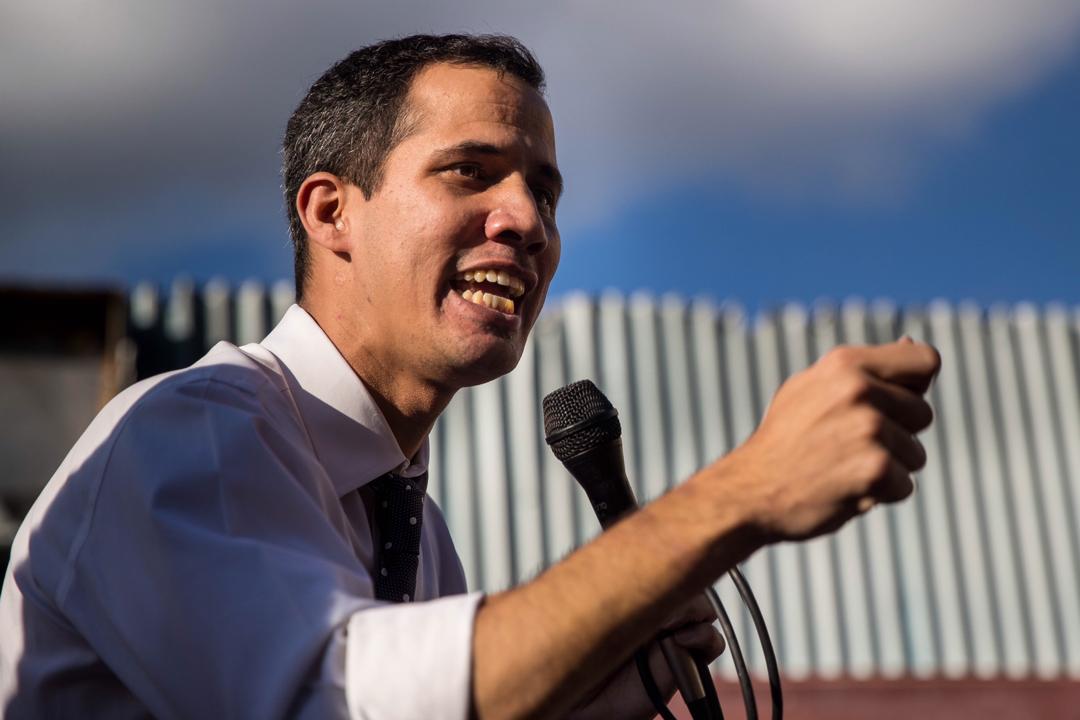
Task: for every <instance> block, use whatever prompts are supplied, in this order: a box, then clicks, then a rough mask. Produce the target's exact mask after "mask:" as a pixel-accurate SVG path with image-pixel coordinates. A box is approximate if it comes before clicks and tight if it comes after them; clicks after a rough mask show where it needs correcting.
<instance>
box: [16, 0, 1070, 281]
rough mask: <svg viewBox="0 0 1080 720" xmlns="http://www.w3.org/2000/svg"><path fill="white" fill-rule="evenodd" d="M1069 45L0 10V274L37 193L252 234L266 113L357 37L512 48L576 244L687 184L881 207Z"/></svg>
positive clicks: (832, 23)
mask: <svg viewBox="0 0 1080 720" xmlns="http://www.w3.org/2000/svg"><path fill="white" fill-rule="evenodd" d="M1078 26H1080V4H1078V3H1076V2H1075V0H1026V1H1025V2H1023V3H1019V2H1015V0H934V2H917V1H915V2H913V1H912V0H814V1H812V2H811V1H810V0H727V1H724V0H713V1H711V2H704V1H693V2H683V3H679V4H666V5H664V6H663V8H661V6H660V4H658V3H648V4H646V3H642V4H640V5H639V6H637V7H634V6H631V5H630V4H629V3H626V2H617V1H616V0H603V1H599V0H598V1H596V2H591V3H583V2H570V1H569V0H567V1H565V2H561V3H553V4H551V5H549V6H547V7H545V8H541V7H538V6H528V7H526V6H522V7H514V6H512V5H510V4H507V3H503V2H495V1H494V0H482V1H478V2H472V3H467V4H455V5H451V4H443V3H433V2H419V1H415V0H414V1H409V2H398V3H394V4H384V3H374V2H368V3H357V2H344V0H342V1H340V2H333V1H330V0H324V1H323V2H311V3H303V4H301V3H287V2H276V3H272V2H271V3H267V2H260V3H256V2H248V3H215V2H207V1H200V2H194V1H193V2H187V3H154V4H148V3H144V2H136V1H135V0H99V1H98V2H95V3H81V2H75V1H74V0H54V1H53V2H51V3H23V4H15V5H12V6H10V7H9V8H8V9H6V10H5V21H4V24H3V28H2V29H0V145H2V146H3V147H4V148H5V161H4V163H3V164H2V165H0V191H3V192H4V193H5V195H4V197H5V201H4V202H5V204H8V203H10V205H9V207H7V208H5V212H4V216H5V217H6V218H7V219H6V220H4V221H2V222H4V223H5V224H6V225H7V227H6V229H5V232H4V235H5V237H6V239H5V240H3V241H0V260H2V261H3V262H4V263H5V264H8V263H11V262H18V258H19V252H18V247H17V246H18V245H19V243H27V242H33V241H34V238H35V237H37V236H38V235H40V233H41V232H44V230H43V228H44V227H46V226H47V227H50V228H55V222H50V223H47V224H42V223H40V222H39V221H38V220H36V219H35V218H36V217H40V215H41V213H47V212H50V210H49V208H55V207H56V203H57V202H58V195H59V196H61V197H62V199H63V202H65V203H66V204H67V208H68V212H67V215H69V216H70V217H71V218H72V226H73V227H76V226H77V227H81V228H86V227H88V226H92V225H93V223H94V219H95V218H97V219H101V218H104V217H106V216H114V215H116V214H117V213H119V214H121V215H123V214H125V213H127V214H130V215H131V216H132V217H133V218H134V217H141V216H144V214H143V213H140V212H139V210H140V208H142V207H143V206H144V205H145V204H146V203H148V202H153V203H156V202H158V199H159V198H160V197H161V196H163V195H166V196H167V195H168V194H169V193H170V192H173V191H174V190H176V191H178V190H177V189H178V188H181V187H184V186H187V185H190V184H192V183H194V184H197V185H198V186H200V187H201V190H200V192H199V195H200V196H210V195H213V194H215V193H218V194H228V193H234V192H236V191H237V188H241V187H242V188H245V190H244V191H243V194H245V196H251V195H255V196H260V197H266V201H265V202H266V207H267V212H275V213H276V212H277V210H276V206H275V205H274V204H273V203H276V202H277V200H276V198H274V199H273V200H271V198H272V197H273V193H274V187H275V186H276V179H275V176H274V173H275V169H276V165H277V155H276V145H277V142H278V140H279V137H280V133H281V130H282V128H283V127H284V123H285V120H286V118H287V116H288V113H289V112H290V110H291V109H292V107H293V106H294V105H295V103H296V102H297V101H298V100H299V98H300V96H301V94H302V92H303V90H304V89H305V88H306V85H307V84H308V83H310V82H311V81H312V80H313V79H314V78H315V77H316V76H317V75H318V74H319V73H320V72H321V71H322V70H323V69H325V67H326V66H328V65H329V64H330V63H331V62H332V61H333V60H335V59H337V58H338V57H340V56H342V55H344V54H345V53H346V52H348V51H349V50H350V49H352V48H354V47H356V46H359V45H362V44H364V43H366V42H370V41H372V40H375V39H378V38H381V37H388V36H393V35H399V34H404V33H408V32H416V31H451V30H467V31H475V32H509V33H512V34H515V35H518V36H519V37H521V38H522V39H523V40H524V41H525V42H526V43H527V44H529V45H530V46H531V47H532V48H533V50H534V51H536V53H537V54H538V55H539V57H540V59H541V61H542V62H543V63H544V65H545V67H546V69H547V71H548V75H549V86H550V90H549V96H550V98H551V104H552V107H553V110H554V112H555V115H556V121H557V129H558V136H559V142H560V160H561V164H562V165H563V166H564V169H565V170H567V174H568V175H569V177H570V179H571V190H572V195H571V197H570V202H569V204H568V206H567V210H568V211H569V214H568V215H567V216H566V220H567V221H568V222H571V223H581V222H587V221H588V220H589V219H594V218H596V217H597V216H604V215H607V214H610V213H612V212H617V211H618V209H619V208H620V207H621V206H622V203H625V202H630V201H632V200H633V199H634V198H635V197H637V196H639V195H641V194H643V193H647V192H649V191H651V190H654V189H655V188H656V187H658V186H659V185H661V184H665V183H670V182H675V181H679V180H685V179H687V178H693V177H699V176H703V175H708V176H710V177H718V178H723V179H724V180H725V181H726V182H729V183H734V184H735V185H736V186H740V185H741V186H743V187H747V188H750V189H752V190H754V191H756V192H759V193H765V194H769V193H775V192H785V193H790V192H794V193H800V194H802V193H807V192H809V193H811V194H812V195H816V194H821V193H824V194H825V195H826V196H837V197H846V198H854V199H855V200H856V201H858V200H860V199H864V198H879V197H882V196H885V197H888V196H889V195H891V194H892V193H894V192H896V191H897V190H902V189H903V188H904V187H905V185H906V184H908V183H909V182H911V180H912V178H913V177H917V170H918V168H919V167H920V165H921V164H922V163H924V162H926V161H927V158H926V157H925V155H926V152H927V151H926V149H927V148H933V147H934V145H935V144H936V143H941V142H949V141H952V140H954V139H957V138H964V137H966V136H967V135H968V134H970V133H971V132H972V128H977V127H978V124H979V121H980V119H981V118H982V117H984V116H985V114H986V113H987V112H988V110H990V109H992V108H993V107H995V106H996V105H997V104H999V103H1002V102H1005V101H1007V100H1008V99H1009V98H1010V97H1013V96H1015V95H1016V94H1017V93H1019V92H1021V91H1023V90H1024V89H1025V88H1027V87H1029V86H1030V85H1031V84H1032V83H1034V82H1036V81H1037V80H1038V79H1039V78H1040V77H1042V76H1044V75H1045V74H1046V73H1047V72H1049V71H1050V70H1051V69H1052V68H1053V67H1055V65H1056V64H1057V63H1058V62H1059V61H1060V59H1061V58H1062V57H1063V56H1064V55H1065V54H1066V53H1067V52H1069V51H1070V50H1071V46H1072V44H1073V42H1074V41H1075V38H1076V35H1077V31H1078ZM252 188H254V190H253V189H252ZM248 207H249V206H248V205H247V204H245V209H247V208H248ZM192 211H193V212H200V211H201V212H207V213H208V215H207V217H206V218H205V222H207V223H213V222H214V217H212V216H211V215H210V211H209V210H208V209H206V208H199V207H197V208H192ZM54 220H55V218H54ZM230 222H232V223H235V222H237V218H231V219H230ZM122 224H123V223H122V222H121V223H120V225H122ZM116 225H117V223H116V221H115V220H113V221H110V223H109V226H110V227H114V228H115V226H116ZM564 229H565V225H564ZM118 232H119V234H123V232H122V231H118ZM101 242H108V239H107V238H102V239H101Z"/></svg>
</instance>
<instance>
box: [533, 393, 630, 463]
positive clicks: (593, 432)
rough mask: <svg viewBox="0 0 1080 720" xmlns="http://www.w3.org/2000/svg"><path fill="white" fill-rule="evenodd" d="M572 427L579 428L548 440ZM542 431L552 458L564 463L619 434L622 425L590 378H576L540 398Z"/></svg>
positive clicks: (617, 436) (620, 433) (620, 434)
mask: <svg viewBox="0 0 1080 720" xmlns="http://www.w3.org/2000/svg"><path fill="white" fill-rule="evenodd" d="M574 426H580V428H579V429H577V430H575V431H573V432H571V433H569V434H568V435H566V436H565V437H561V438H559V439H557V440H556V441H554V442H552V441H551V440H550V438H551V436H552V435H554V434H556V433H558V432H560V431H563V430H566V429H567V428H572V427H574ZM544 434H545V435H546V436H547V438H548V443H549V444H550V445H551V451H552V452H553V453H555V457H557V458H558V459H559V461H560V462H565V461H566V460H567V459H568V458H571V457H573V456H575V455H577V454H579V453H582V452H585V451H586V450H590V449H592V448H594V447H596V446H598V445H602V444H604V443H607V442H611V441H612V440H616V439H618V438H620V437H622V425H621V424H620V423H619V418H618V417H617V413H616V412H615V408H614V407H612V405H611V401H610V400H608V399H607V398H606V397H604V393H602V392H600V390H599V388H597V387H596V385H594V384H593V382H592V380H579V381H577V382H575V383H571V384H569V385H567V386H566V387H561V388H559V389H558V390H555V391H553V392H551V393H548V395H547V397H545V398H544Z"/></svg>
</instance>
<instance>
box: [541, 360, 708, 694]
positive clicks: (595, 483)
mask: <svg viewBox="0 0 1080 720" xmlns="http://www.w3.org/2000/svg"><path fill="white" fill-rule="evenodd" d="M544 435H545V440H546V441H547V444H548V445H550V446H551V451H552V452H553V453H554V454H555V457H556V458H558V459H559V462H561V463H562V464H563V465H564V466H566V469H567V470H569V471H570V474H571V475H573V476H574V479H575V480H577V482H578V484H579V485H581V487H582V489H584V490H585V494H586V495H587V496H588V498H589V503H590V504H591V505H592V508H593V511H594V512H595V513H596V518H597V520H599V521H600V527H601V528H603V529H604V530H606V529H608V528H609V527H610V526H611V525H613V524H614V523H615V522H616V521H617V520H619V519H620V518H621V517H623V516H624V515H627V514H629V513H631V512H633V511H634V510H636V509H637V506H638V504H637V500H636V499H635V497H634V491H633V490H632V489H631V488H630V481H629V480H628V479H627V478H626V465H625V464H624V462H623V449H622V426H621V425H620V424H619V412H618V411H617V410H616V409H615V408H614V406H612V404H611V402H610V401H609V400H608V399H607V398H606V397H605V396H604V394H603V393H602V392H600V390H599V389H598V388H597V387H596V385H594V384H593V382H592V381H591V380H579V381H578V382H575V383H571V384H570V385H567V386H565V387H562V388H559V389H558V390H555V391H554V392H551V393H549V394H548V395H547V397H545V398H544ZM659 643H660V649H661V651H662V652H663V653H664V658H665V659H666V660H667V664H668V667H669V668H670V669H671V674H672V676H673V677H674V679H675V685H676V687H678V689H679V692H680V693H681V694H682V696H683V699H684V700H685V701H686V704H687V706H688V707H690V708H694V707H695V706H698V705H701V704H702V702H704V701H705V699H706V698H707V695H706V691H705V687H704V685H703V683H702V679H701V677H700V675H699V674H698V669H697V665H696V664H695V662H694V659H693V658H692V657H691V656H690V653H688V652H687V651H686V650H685V649H684V648H682V647H680V646H679V645H678V644H676V643H675V641H674V640H673V639H671V638H670V637H662V638H660V640H659Z"/></svg>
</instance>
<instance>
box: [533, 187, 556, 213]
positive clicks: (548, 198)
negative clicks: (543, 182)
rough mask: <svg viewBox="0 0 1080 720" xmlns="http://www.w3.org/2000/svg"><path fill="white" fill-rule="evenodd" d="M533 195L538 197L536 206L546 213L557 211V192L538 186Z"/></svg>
mask: <svg viewBox="0 0 1080 720" xmlns="http://www.w3.org/2000/svg"><path fill="white" fill-rule="evenodd" d="M533 197H535V198H536V206H537V207H538V208H540V209H541V210H543V211H544V212H546V213H549V214H550V213H554V212H555V193H553V192H551V191H550V190H545V189H543V188H538V189H536V190H533Z"/></svg>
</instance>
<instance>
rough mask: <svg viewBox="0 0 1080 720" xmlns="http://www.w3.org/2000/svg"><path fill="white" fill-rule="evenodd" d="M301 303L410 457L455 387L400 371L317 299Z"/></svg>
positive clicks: (422, 440)
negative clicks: (356, 378) (363, 387)
mask: <svg viewBox="0 0 1080 720" xmlns="http://www.w3.org/2000/svg"><path fill="white" fill-rule="evenodd" d="M300 307H302V308H303V309H304V310H305V311H307V313H308V314H309V315H311V317H312V318H313V319H314V320H315V322H316V323H317V324H318V325H319V327H320V328H321V329H322V331H323V332H324V333H326V336H327V337H328V338H330V342H332V343H333V344H334V346H335V347H336V348H337V349H338V352H340V353H341V355H342V357H344V358H345V361H346V362H348V363H349V366H350V367H351V368H352V369H353V372H355V373H356V375H357V377H359V378H360V381H361V382H362V383H364V386H365V387H366V388H367V389H368V392H370V393H371V397H372V399H374V400H375V404H376V405H378V406H379V410H380V411H381V412H382V414H383V417H385V418H386V422H387V424H388V425H389V426H390V431H391V432H392V433H393V434H394V439H395V440H397V444H398V447H399V448H401V452H402V454H403V455H404V456H405V457H406V458H409V459H410V460H411V459H412V458H413V457H414V456H415V455H416V453H417V451H418V450H419V449H420V446H421V445H422V444H423V442H424V438H426V437H427V435H428V433H429V432H431V428H432V426H434V424H435V420H436V419H438V417H439V415H441V414H442V411H443V410H445V409H446V406H447V405H448V404H449V403H450V400H451V399H452V398H453V397H454V390H453V389H452V388H447V387H442V386H439V385H437V384H436V383H433V382H430V381H426V380H424V379H422V378H415V377H411V376H409V375H408V374H405V373H402V372H400V368H399V366H398V365H396V364H394V363H387V362H385V361H384V360H383V359H382V358H379V357H377V356H375V355H373V354H372V353H371V352H370V349H369V348H368V347H366V346H365V344H364V343H363V342H362V341H361V340H360V339H359V338H358V337H357V336H355V335H354V334H352V333H351V332H350V331H349V326H348V325H347V324H345V323H341V322H336V321H335V320H336V318H335V315H334V314H333V313H332V312H328V311H327V310H326V308H322V307H320V303H317V302H311V301H309V300H308V298H304V299H303V300H302V301H301V302H300Z"/></svg>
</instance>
